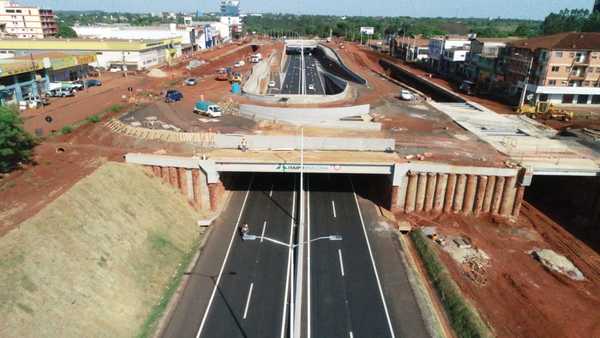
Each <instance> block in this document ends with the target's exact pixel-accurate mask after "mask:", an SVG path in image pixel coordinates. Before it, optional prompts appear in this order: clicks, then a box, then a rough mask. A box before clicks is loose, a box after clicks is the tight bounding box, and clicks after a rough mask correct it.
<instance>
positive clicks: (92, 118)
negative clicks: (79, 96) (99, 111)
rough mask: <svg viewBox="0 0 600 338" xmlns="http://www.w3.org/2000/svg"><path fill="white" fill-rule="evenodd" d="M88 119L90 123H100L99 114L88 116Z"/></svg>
mask: <svg viewBox="0 0 600 338" xmlns="http://www.w3.org/2000/svg"><path fill="white" fill-rule="evenodd" d="M86 120H87V121H88V122H90V123H98V122H100V116H98V115H92V116H88V118H87V119H86Z"/></svg>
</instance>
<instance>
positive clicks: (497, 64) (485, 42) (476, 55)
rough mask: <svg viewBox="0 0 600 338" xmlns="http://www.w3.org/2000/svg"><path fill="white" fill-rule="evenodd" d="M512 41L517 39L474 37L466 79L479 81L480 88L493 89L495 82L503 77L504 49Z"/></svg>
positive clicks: (466, 68) (466, 65)
mask: <svg viewBox="0 0 600 338" xmlns="http://www.w3.org/2000/svg"><path fill="white" fill-rule="evenodd" d="M511 41H515V39H514V38H513V39H511V38H507V39H498V38H493V39H486V38H475V39H472V40H471V49H470V52H469V55H468V56H467V61H466V63H465V74H464V75H465V79H467V80H470V81H473V82H475V83H477V87H478V89H479V90H489V89H491V88H492V85H493V84H494V83H496V82H498V81H499V80H501V79H502V76H503V65H504V58H503V56H504V50H505V48H506V44H507V43H508V42H511Z"/></svg>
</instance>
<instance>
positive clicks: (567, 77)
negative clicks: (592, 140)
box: [505, 32, 600, 105]
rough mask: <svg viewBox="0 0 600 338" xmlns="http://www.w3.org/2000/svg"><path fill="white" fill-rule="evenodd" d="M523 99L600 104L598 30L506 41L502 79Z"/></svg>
mask: <svg viewBox="0 0 600 338" xmlns="http://www.w3.org/2000/svg"><path fill="white" fill-rule="evenodd" d="M528 75H529V76H528ZM526 79H528V81H527V84H526V90H527V93H526V101H527V103H530V104H537V103H539V102H547V103H551V104H554V105H591V104H593V105H600V33H577V32H570V33H561V34H555V35H550V36H543V37H536V38H531V39H526V40H519V41H516V42H512V43H509V44H508V46H507V55H506V57H505V80H506V82H507V83H508V84H509V85H510V93H511V94H512V95H518V93H519V92H521V91H522V89H523V87H524V86H525V82H526V81H525V80H526Z"/></svg>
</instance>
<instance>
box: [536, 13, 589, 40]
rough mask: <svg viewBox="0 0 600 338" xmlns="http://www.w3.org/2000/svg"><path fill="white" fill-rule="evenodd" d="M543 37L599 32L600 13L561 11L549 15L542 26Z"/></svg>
mask: <svg viewBox="0 0 600 338" xmlns="http://www.w3.org/2000/svg"><path fill="white" fill-rule="evenodd" d="M542 31H543V33H544V34H545V35H549V34H556V33H562V32H573V31H575V32H600V13H592V14H590V11H589V10H587V9H571V10H569V9H563V10H562V11H560V12H558V13H550V15H548V16H547V17H546V19H545V20H544V23H543V24H542Z"/></svg>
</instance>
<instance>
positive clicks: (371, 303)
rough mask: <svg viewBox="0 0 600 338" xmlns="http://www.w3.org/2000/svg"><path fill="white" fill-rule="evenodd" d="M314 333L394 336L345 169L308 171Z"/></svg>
mask: <svg viewBox="0 0 600 338" xmlns="http://www.w3.org/2000/svg"><path fill="white" fill-rule="evenodd" d="M309 187H310V189H309V191H310V195H309V205H310V224H309V227H310V238H311V239H315V238H319V237H322V236H328V235H331V234H341V235H342V236H343V239H342V240H341V241H328V240H319V241H315V242H313V243H312V244H311V245H310V270H309V271H310V303H311V304H310V306H311V315H310V321H311V336H312V337H379V338H385V337H392V334H391V324H390V323H389V322H388V318H387V315H386V309H385V306H384V303H383V301H382V295H381V293H380V289H379V286H378V282H377V278H376V277H375V270H374V267H373V264H372V262H371V259H370V254H369V247H368V246H367V239H366V237H365V232H364V231H363V225H362V223H361V218H360V216H359V211H358V206H357V203H356V200H355V199H354V194H353V191H352V186H351V185H350V180H349V178H348V176H346V175H311V176H310V177H309Z"/></svg>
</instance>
